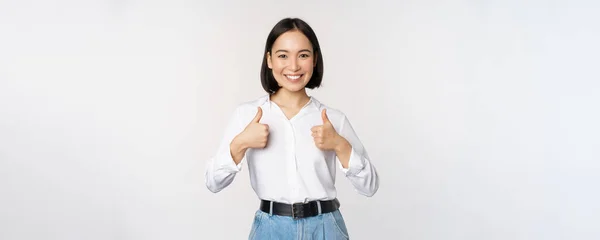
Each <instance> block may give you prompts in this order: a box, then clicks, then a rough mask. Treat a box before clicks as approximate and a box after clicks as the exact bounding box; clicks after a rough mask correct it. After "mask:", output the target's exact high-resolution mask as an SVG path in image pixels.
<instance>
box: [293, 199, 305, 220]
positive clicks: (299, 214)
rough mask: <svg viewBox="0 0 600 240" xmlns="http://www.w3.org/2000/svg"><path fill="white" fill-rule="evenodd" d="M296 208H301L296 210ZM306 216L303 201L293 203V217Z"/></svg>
mask: <svg viewBox="0 0 600 240" xmlns="http://www.w3.org/2000/svg"><path fill="white" fill-rule="evenodd" d="M296 210H299V211H298V212H296ZM302 217H304V209H303V208H302V203H292V218H293V219H299V218H302Z"/></svg>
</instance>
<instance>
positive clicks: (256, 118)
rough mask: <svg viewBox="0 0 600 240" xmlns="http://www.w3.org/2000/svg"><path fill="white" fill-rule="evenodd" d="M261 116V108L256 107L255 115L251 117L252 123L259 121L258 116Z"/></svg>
mask: <svg viewBox="0 0 600 240" xmlns="http://www.w3.org/2000/svg"><path fill="white" fill-rule="evenodd" d="M261 117H262V108H260V107H258V112H256V116H255V117H254V119H252V122H253V123H258V122H260V118H261Z"/></svg>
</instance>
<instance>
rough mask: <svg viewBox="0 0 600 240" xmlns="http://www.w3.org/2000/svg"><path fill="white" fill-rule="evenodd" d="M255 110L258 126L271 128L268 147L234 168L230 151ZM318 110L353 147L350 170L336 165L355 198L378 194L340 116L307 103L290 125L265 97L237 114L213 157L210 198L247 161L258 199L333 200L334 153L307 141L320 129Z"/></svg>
mask: <svg viewBox="0 0 600 240" xmlns="http://www.w3.org/2000/svg"><path fill="white" fill-rule="evenodd" d="M259 106H260V107H261V108H262V111H263V115H262V118H261V120H260V123H262V124H267V125H268V126H269V137H268V140H267V146H266V147H265V148H263V149H254V148H249V149H248V150H247V151H246V155H245V156H244V158H243V159H242V161H241V162H240V163H239V164H238V165H236V164H235V163H234V161H233V158H232V157H231V153H230V149H229V145H230V143H231V141H232V140H233V138H234V137H235V136H236V135H238V134H239V133H241V132H242V131H243V130H244V128H245V127H246V125H248V123H249V122H250V121H251V120H252V119H253V118H254V117H255V116H256V113H257V107H259ZM322 109H327V112H326V113H327V117H328V118H329V120H330V121H331V123H332V124H333V126H334V128H335V130H336V131H337V132H338V134H340V135H341V136H342V137H344V138H345V139H346V140H347V141H348V142H349V143H350V145H352V152H351V154H350V161H349V163H348V168H343V167H342V166H341V164H340V163H339V162H338V163H337V165H338V166H339V167H340V169H341V170H342V171H343V172H344V173H345V176H346V178H347V179H348V180H349V181H350V182H351V183H352V185H353V186H354V189H355V190H356V191H357V192H358V193H360V194H362V195H365V196H369V197H370V196H373V194H375V192H376V191H377V189H378V188H379V179H378V176H377V172H376V170H375V167H374V166H373V164H372V163H371V161H370V159H369V156H368V154H367V151H366V150H365V148H364V147H363V145H362V143H361V141H360V140H359V139H358V136H357V135H356V133H355V132H354V130H353V129H352V126H351V125H350V122H349V121H348V118H346V116H345V115H344V113H342V112H341V111H339V110H336V109H332V108H329V107H327V106H325V105H324V104H321V103H320V102H319V101H318V100H317V99H315V98H314V97H311V98H310V100H309V102H308V103H307V104H306V105H305V106H304V107H303V108H302V109H301V110H300V112H298V114H296V115H295V116H294V117H293V118H292V119H289V120H288V119H287V117H286V116H285V114H284V113H283V111H282V110H281V109H280V108H279V106H278V105H277V104H276V103H274V102H271V101H270V97H269V95H266V96H263V97H260V98H259V99H257V100H254V101H250V102H245V103H242V104H240V105H239V106H238V107H237V108H236V110H235V112H234V114H233V116H232V118H231V119H230V120H229V123H228V125H227V128H226V130H225V135H224V137H223V138H222V141H221V143H220V146H219V148H218V150H217V152H216V154H215V155H214V156H213V157H212V158H210V159H209V161H208V163H207V166H206V173H205V181H206V186H207V187H208V189H209V190H210V191H212V192H214V193H216V192H219V191H221V190H223V189H224V188H225V187H227V186H228V185H229V184H231V182H232V181H233V179H234V178H235V176H236V173H238V172H239V171H241V170H242V163H244V162H245V161H246V162H247V163H248V168H249V171H250V172H249V175H250V182H251V184H252V188H253V189H254V191H255V192H256V195H257V196H258V197H259V198H260V199H263V200H270V201H277V202H283V203H298V202H308V201H313V200H331V199H334V198H336V194H337V193H336V189H335V176H336V175H335V173H336V161H339V159H338V158H337V156H336V154H335V151H322V150H320V149H318V148H317V147H316V146H315V143H314V141H313V137H312V136H311V133H312V132H311V128H312V127H313V126H317V125H323V120H322V118H321V111H322Z"/></svg>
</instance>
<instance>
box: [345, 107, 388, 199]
mask: <svg viewBox="0 0 600 240" xmlns="http://www.w3.org/2000/svg"><path fill="white" fill-rule="evenodd" d="M342 121H343V122H342V124H341V128H340V132H339V134H340V135H341V136H342V137H344V138H345V139H346V140H347V141H348V142H349V143H350V145H352V150H351V153H350V160H349V162H348V168H343V167H342V171H343V173H344V174H345V175H346V178H348V179H349V180H350V182H351V183H352V185H353V186H354V189H355V190H356V191H357V192H358V193H360V194H362V195H365V196H368V197H371V196H373V195H374V194H375V193H376V192H377V190H378V189H379V176H378V175H377V171H376V169H375V166H374V165H373V164H372V163H371V160H370V159H369V155H368V154H367V151H366V149H365V148H364V146H363V144H362V142H361V141H360V139H359V138H358V136H357V134H356V132H355V131H354V129H353V128H352V125H351V124H350V121H349V120H348V118H347V117H346V116H343V120H342ZM338 161H339V159H338Z"/></svg>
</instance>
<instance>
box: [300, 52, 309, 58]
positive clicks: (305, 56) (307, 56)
mask: <svg viewBox="0 0 600 240" xmlns="http://www.w3.org/2000/svg"><path fill="white" fill-rule="evenodd" d="M300 57H301V58H309V57H310V55H308V54H306V53H303V54H300Z"/></svg>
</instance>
